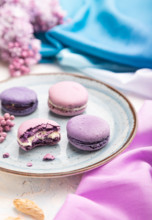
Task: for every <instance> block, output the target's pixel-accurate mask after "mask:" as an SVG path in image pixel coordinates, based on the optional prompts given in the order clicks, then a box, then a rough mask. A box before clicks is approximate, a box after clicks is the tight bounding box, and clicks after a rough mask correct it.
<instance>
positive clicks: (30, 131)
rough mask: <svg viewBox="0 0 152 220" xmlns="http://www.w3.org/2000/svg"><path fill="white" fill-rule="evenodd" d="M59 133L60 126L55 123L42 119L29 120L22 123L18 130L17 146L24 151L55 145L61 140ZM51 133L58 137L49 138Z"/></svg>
mask: <svg viewBox="0 0 152 220" xmlns="http://www.w3.org/2000/svg"><path fill="white" fill-rule="evenodd" d="M59 131H60V126H59V125H58V124H57V123H56V122H55V121H52V120H48V119H43V118H34V119H30V120H28V121H25V122H23V123H22V124H21V125H20V127H19V129H18V135H17V136H18V144H19V146H20V147H21V148H22V149H23V150H25V151H28V150H31V149H33V148H35V147H37V146H44V145H55V144H57V143H58V142H59V141H60V139H61V136H60V133H59ZM53 132H56V133H57V134H58V135H57V136H56V137H50V136H49V135H51V134H52V133H53ZM31 137H32V141H31V142H29V141H28V139H29V138H31ZM33 137H34V138H33ZM27 143H30V144H27Z"/></svg>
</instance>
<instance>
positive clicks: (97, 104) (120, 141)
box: [0, 73, 137, 177]
mask: <svg viewBox="0 0 152 220" xmlns="http://www.w3.org/2000/svg"><path fill="white" fill-rule="evenodd" d="M63 80H71V81H76V82H79V83H81V84H82V85H84V86H85V87H86V88H87V90H88V93H89V102H88V107H87V110H86V111H85V113H84V114H92V115H96V116H99V117H102V118H104V119H106V120H107V121H108V123H109V125H110V130H111V136H110V141H109V143H108V144H107V145H106V147H104V148H103V149H101V150H98V151H95V152H91V153H90V152H83V151H81V150H77V149H75V148H74V147H72V146H71V145H70V144H69V143H68V140H67V137H66V124H67V121H68V120H69V119H70V117H62V116H57V115H55V114H53V113H51V112H50V111H49V109H48V105H47V99H48V89H49V87H50V86H51V85H52V84H55V83H57V82H59V81H63ZM13 86H26V87H28V88H31V89H33V90H35V91H36V93H37V95H38V99H39V105H38V109H37V110H36V111H35V112H34V113H33V114H31V115H28V116H24V117H16V119H15V123H16V125H15V127H14V128H13V129H12V130H11V132H9V133H8V136H7V139H6V140H5V141H4V142H3V143H2V144H0V170H2V171H6V172H9V173H13V174H19V175H25V176H33V177H60V176H65V175H73V174H78V173H82V172H84V171H87V170H91V169H93V168H96V167H98V166H100V165H102V164H105V163H106V162H108V161H109V160H111V159H112V158H114V157H115V156H116V155H118V154H119V153H120V152H122V151H123V150H124V149H125V148H126V147H127V146H128V144H129V143H130V142H131V140H132V138H133V137H134V135H135V132H136V121H137V120H136V114H135V111H134V109H133V107H132V105H131V103H130V102H129V101H128V100H127V99H126V98H125V97H124V96H123V95H122V94H121V93H119V92H118V91H116V90H115V89H113V88H112V87H110V86H108V85H106V84H103V83H102V82H100V81H97V80H93V79H91V78H88V77H83V76H79V75H74V74H66V73H59V74H58V73H57V74H45V75H29V76H23V77H20V78H13V79H10V80H7V81H5V82H2V83H0V92H2V91H3V90H4V89H7V88H10V87H13ZM36 117H41V118H42V117H44V118H49V119H52V120H55V121H56V122H58V123H59V124H60V125H61V136H62V138H61V141H60V142H59V144H58V145H56V146H44V147H38V148H35V149H33V150H31V151H29V152H24V151H23V150H22V149H20V148H19V146H18V144H17V141H16V137H17V130H18V127H19V125H20V124H21V123H22V122H23V121H26V120H28V119H31V118H36ZM90 129H91V127H90ZM6 152H8V153H9V154H10V157H9V158H5V159H4V158H3V157H2V155H3V153H6ZM46 153H51V154H53V155H54V156H55V158H56V159H55V160H53V161H47V162H44V161H43V160H42V158H43V156H44V155H45V154H46ZM28 162H32V164H33V166H32V167H27V166H26V164H27V163H28Z"/></svg>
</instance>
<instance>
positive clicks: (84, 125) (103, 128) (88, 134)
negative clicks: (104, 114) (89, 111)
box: [66, 115, 110, 151]
mask: <svg viewBox="0 0 152 220" xmlns="http://www.w3.org/2000/svg"><path fill="white" fill-rule="evenodd" d="M66 129H67V137H68V139H69V142H70V143H71V144H72V145H73V146H75V147H76V148H78V149H81V150H84V151H95V150H99V149H101V148H103V147H104V146H105V145H106V144H107V143H108V141H109V137H110V127H109V124H108V123H107V122H106V121H105V120H104V119H102V118H99V117H97V116H94V115H79V116H75V117H73V118H71V119H70V120H69V121H68V123H67V127H66Z"/></svg>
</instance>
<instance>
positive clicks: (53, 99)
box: [48, 81, 88, 116]
mask: <svg viewBox="0 0 152 220" xmlns="http://www.w3.org/2000/svg"><path fill="white" fill-rule="evenodd" d="M87 102H88V92H87V90H86V88H85V87H84V86H83V85H81V84H80V83H77V82H73V81H62V82H59V83H56V84H54V85H53V86H51V88H50V89H49V98H48V105H49V108H50V110H51V111H52V112H54V113H55V114H58V115H63V116H74V115H78V114H81V113H83V112H84V111H85V109H86V107H87Z"/></svg>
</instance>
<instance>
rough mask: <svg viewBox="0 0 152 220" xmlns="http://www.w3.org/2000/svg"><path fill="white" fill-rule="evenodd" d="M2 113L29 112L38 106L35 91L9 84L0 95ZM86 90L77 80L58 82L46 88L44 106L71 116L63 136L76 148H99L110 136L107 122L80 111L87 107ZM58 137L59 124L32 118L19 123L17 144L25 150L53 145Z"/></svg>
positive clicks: (20, 114)
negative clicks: (8, 87) (46, 103)
mask: <svg viewBox="0 0 152 220" xmlns="http://www.w3.org/2000/svg"><path fill="white" fill-rule="evenodd" d="M0 100H1V107H2V111H3V112H8V113H10V114H13V115H16V116H24V115H28V114H31V113H33V112H34V111H35V110H36V109H37V106H38V98H37V95H36V93H35V91H33V90H31V89H28V88H25V87H13V88H10V89H7V90H5V91H3V92H2V93H1V94H0ZM87 103H88V91H87V90H86V88H85V87H84V86H83V85H81V84H80V83H77V82H73V81H61V82H59V83H56V84H54V85H52V86H51V87H50V89H49V95H48V106H49V109H50V111H51V112H53V113H54V114H57V115H61V116H70V117H72V118H71V119H70V120H68V122H67V127H66V128H67V138H68V140H69V142H70V143H71V144H72V145H73V146H75V147H76V148H78V149H81V150H85V151H94V150H99V149H101V148H102V147H104V146H105V145H106V144H107V143H108V141H109V136H110V127H109V125H108V123H107V122H106V121H105V120H104V119H102V118H99V117H97V116H93V115H87V114H82V113H83V112H84V111H85V109H86V108H87ZM60 139H61V134H60V126H59V124H57V123H56V122H55V121H52V120H49V119H45V118H34V119H30V120H27V121H25V122H23V123H22V124H21V125H20V127H19V128H18V139H17V141H18V144H19V146H20V147H21V148H22V149H23V150H25V151H28V150H31V149H33V148H35V147H37V146H43V145H55V144H57V143H58V142H59V141H60Z"/></svg>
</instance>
